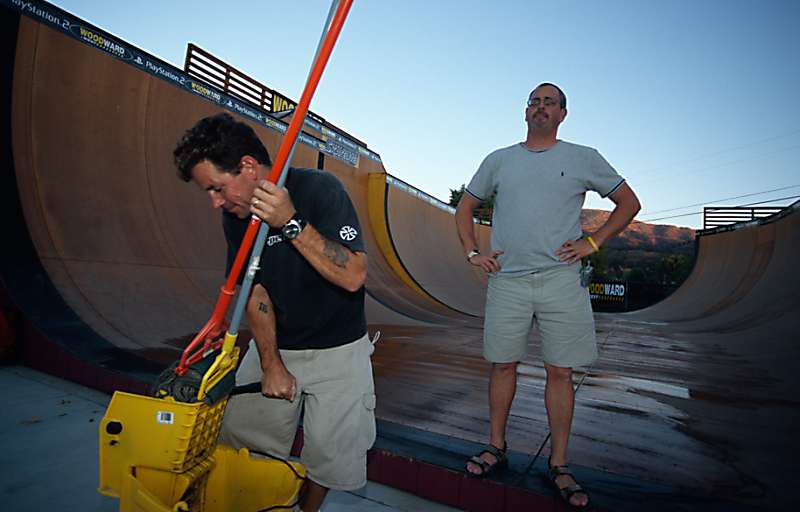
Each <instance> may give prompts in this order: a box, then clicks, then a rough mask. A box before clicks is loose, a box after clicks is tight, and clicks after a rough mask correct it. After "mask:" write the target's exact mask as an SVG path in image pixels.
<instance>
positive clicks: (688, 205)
mask: <svg viewBox="0 0 800 512" xmlns="http://www.w3.org/2000/svg"><path fill="white" fill-rule="evenodd" d="M797 187H800V184H797V185H789V186H788V187H781V188H773V189H772V190H764V191H762V192H753V193H752V194H744V195H741V196H734V197H726V198H723V199H714V200H713V201H703V202H702V203H695V204H687V205H686V206H678V207H676V208H669V209H666V210H656V211H654V212H647V213H643V214H642V215H645V216H646V215H655V214H657V213H666V212H674V211H675V210H683V209H684V208H693V207H695V206H703V205H706V204H708V203H719V202H720V201H731V200H733V199H742V198H744V197H752V196H760V195H761V194H769V193H772V192H778V191H780V190H788V189H790V188H797Z"/></svg>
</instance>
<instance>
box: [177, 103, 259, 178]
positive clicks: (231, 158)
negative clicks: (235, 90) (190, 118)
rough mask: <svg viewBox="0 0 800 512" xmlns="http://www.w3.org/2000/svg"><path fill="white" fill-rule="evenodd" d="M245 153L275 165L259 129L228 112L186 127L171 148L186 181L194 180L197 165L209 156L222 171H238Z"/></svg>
mask: <svg viewBox="0 0 800 512" xmlns="http://www.w3.org/2000/svg"><path fill="white" fill-rule="evenodd" d="M245 155H250V156H252V157H253V158H255V159H256V160H257V161H258V163H260V164H262V165H266V166H268V167H269V166H272V161H271V160H270V158H269V152H267V148H265V147H264V144H262V143H261V140H260V139H259V138H258V136H257V135H256V132H255V131H253V129H252V128H250V126H248V125H246V124H244V123H242V122H239V121H236V120H235V119H234V118H233V116H231V115H230V114H227V113H222V114H217V115H214V116H210V117H206V118H203V119H201V120H199V121H198V122H197V123H196V124H195V125H194V126H192V127H191V128H189V129H188V130H186V133H184V134H183V137H181V140H180V141H178V145H177V146H175V150H174V151H173V152H172V156H173V157H174V161H175V167H177V168H178V176H179V177H180V178H181V179H182V180H183V181H191V180H192V169H193V168H194V166H195V165H197V164H198V163H200V162H201V161H203V160H206V159H207V160H209V161H210V162H211V163H212V164H214V165H215V166H216V167H218V168H219V169H220V170H221V171H224V172H229V173H231V174H239V161H240V160H241V158H242V157H243V156H245Z"/></svg>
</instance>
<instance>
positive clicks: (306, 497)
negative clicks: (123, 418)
mask: <svg viewBox="0 0 800 512" xmlns="http://www.w3.org/2000/svg"><path fill="white" fill-rule="evenodd" d="M301 495H302V497H301V498H300V509H301V510H302V511H303V512H317V511H318V510H319V509H320V507H321V506H322V502H323V501H325V496H327V495H328V488H327V487H322V486H321V485H319V484H318V483H316V482H313V481H311V480H310V479H309V480H306V483H305V485H304V486H303V491H302V492H301Z"/></svg>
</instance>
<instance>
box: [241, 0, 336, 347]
mask: <svg viewBox="0 0 800 512" xmlns="http://www.w3.org/2000/svg"><path fill="white" fill-rule="evenodd" d="M338 5H339V0H333V2H331V8H330V10H329V11H328V19H327V20H326V21H325V25H324V26H323V30H322V35H321V36H320V38H319V43H317V51H316V52H314V60H312V62H316V61H317V58H318V57H319V51H320V49H321V48H322V43H323V42H324V41H325V36H327V35H328V32H330V26H331V20H332V19H333V15H334V13H335V12H336V8H337V7H338ZM312 71H313V67H312V68H311V69H309V70H308V77H307V78H306V80H307V81H308V80H311V72H312ZM295 116H297V112H295ZM307 117H308V112H305V113H303V119H302V124H305V121H306V118H307ZM296 147H297V138H295V139H294V141H293V142H292V149H291V151H290V152H289V158H287V159H286V162H285V163H284V164H283V168H282V169H281V173H280V175H279V176H278V182H277V183H276V185H277V186H278V188H281V187H283V185H284V183H285V182H286V176H287V174H288V173H289V164H290V163H291V161H292V157H293V156H294V150H295V148H296ZM268 233H269V225H268V224H266V223H263V222H262V223H261V226H260V227H259V228H258V235H257V236H256V241H255V244H254V245H253V252H252V253H251V255H250V263H249V264H248V265H247V271H246V272H245V274H244V280H243V281H242V286H241V288H240V289H239V297H238V298H237V299H236V305H235V306H234V308H233V316H232V318H231V325H230V327H228V336H234V337H235V336H238V335H239V324H240V323H241V321H242V315H243V314H244V310H245V307H246V306H247V301H248V299H249V297H250V289H251V288H252V286H253V280H254V279H255V276H256V272H258V269H259V265H260V262H261V253H262V252H263V251H264V244H265V243H266V241H267V234H268Z"/></svg>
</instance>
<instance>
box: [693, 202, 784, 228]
mask: <svg viewBox="0 0 800 512" xmlns="http://www.w3.org/2000/svg"><path fill="white" fill-rule="evenodd" d="M783 209H784V207H782V206H756V207H752V206H707V207H705V208H703V229H712V228H718V227H721V226H729V225H731V224H736V223H738V222H749V221H751V220H755V219H762V218H764V217H769V216H770V215H775V214H776V213H778V212H780V211H781V210H783Z"/></svg>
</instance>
